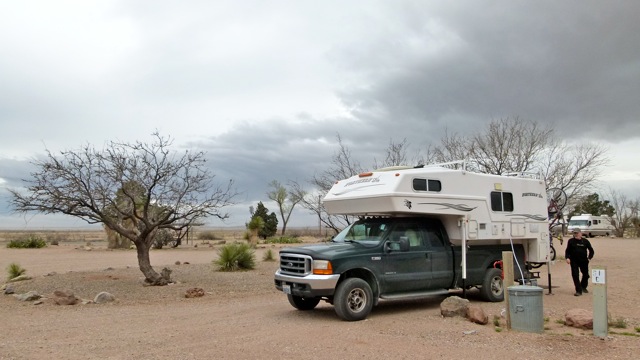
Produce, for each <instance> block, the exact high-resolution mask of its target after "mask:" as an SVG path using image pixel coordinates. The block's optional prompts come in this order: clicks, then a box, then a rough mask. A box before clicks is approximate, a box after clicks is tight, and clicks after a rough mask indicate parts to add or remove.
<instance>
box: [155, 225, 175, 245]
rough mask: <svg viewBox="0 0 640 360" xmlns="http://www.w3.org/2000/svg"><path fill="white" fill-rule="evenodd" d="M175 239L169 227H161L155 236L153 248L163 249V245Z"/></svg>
mask: <svg viewBox="0 0 640 360" xmlns="http://www.w3.org/2000/svg"><path fill="white" fill-rule="evenodd" d="M171 241H173V235H172V234H171V232H170V231H169V230H167V229H159V230H158V231H157V232H156V233H155V235H154V236H153V248H154V249H162V247H163V246H165V245H168V244H169V243H170V242H171Z"/></svg>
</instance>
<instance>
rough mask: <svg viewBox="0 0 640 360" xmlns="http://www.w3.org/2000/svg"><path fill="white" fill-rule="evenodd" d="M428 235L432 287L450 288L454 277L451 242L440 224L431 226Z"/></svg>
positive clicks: (428, 259)
mask: <svg viewBox="0 0 640 360" xmlns="http://www.w3.org/2000/svg"><path fill="white" fill-rule="evenodd" d="M426 235H427V236H426V240H427V253H426V257H427V261H428V262H429V264H430V265H431V288H432V289H440V288H443V289H448V288H450V287H451V285H452V284H453V278H454V269H453V252H452V249H451V244H449V240H448V239H447V238H446V237H445V236H444V234H443V233H442V229H441V228H440V227H439V226H432V227H429V228H428V229H427V231H426Z"/></svg>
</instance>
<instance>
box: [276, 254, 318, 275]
mask: <svg viewBox="0 0 640 360" xmlns="http://www.w3.org/2000/svg"><path fill="white" fill-rule="evenodd" d="M311 261H312V260H311V256H307V255H297V254H286V253H285V254H280V272H281V273H283V274H287V275H293V276H306V275H309V274H310V273H311Z"/></svg>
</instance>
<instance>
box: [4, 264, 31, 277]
mask: <svg viewBox="0 0 640 360" xmlns="http://www.w3.org/2000/svg"><path fill="white" fill-rule="evenodd" d="M26 272H27V269H25V268H23V267H22V266H20V265H18V264H16V263H11V264H9V266H7V273H8V276H7V279H8V280H11V279H14V278H17V277H18V276H20V275H22V274H24V273H26Z"/></svg>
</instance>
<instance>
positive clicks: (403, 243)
mask: <svg viewBox="0 0 640 360" xmlns="http://www.w3.org/2000/svg"><path fill="white" fill-rule="evenodd" d="M384 249H385V251H387V252H392V251H409V238H407V237H406V236H401V237H400V238H399V239H398V240H387V242H386V243H385V245H384Z"/></svg>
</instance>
